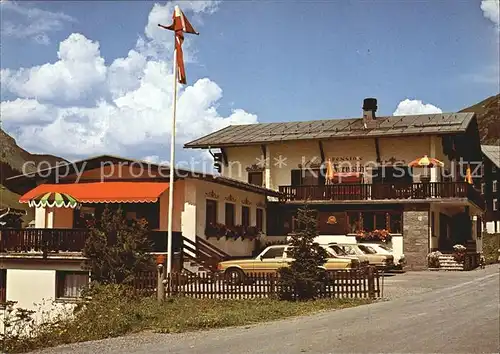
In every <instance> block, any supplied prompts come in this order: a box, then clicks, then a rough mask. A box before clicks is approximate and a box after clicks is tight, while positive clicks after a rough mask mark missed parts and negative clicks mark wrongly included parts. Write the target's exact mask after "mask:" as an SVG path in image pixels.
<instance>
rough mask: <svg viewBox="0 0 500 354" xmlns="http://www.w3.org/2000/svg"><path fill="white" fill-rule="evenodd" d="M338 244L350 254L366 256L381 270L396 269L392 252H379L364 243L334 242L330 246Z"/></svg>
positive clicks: (372, 264) (370, 262) (371, 263)
mask: <svg viewBox="0 0 500 354" xmlns="http://www.w3.org/2000/svg"><path fill="white" fill-rule="evenodd" d="M334 245H337V246H339V247H340V248H341V249H342V250H343V251H344V252H345V253H347V254H348V255H353V256H356V257H366V258H367V259H368V262H369V264H370V265H371V266H375V267H377V269H381V270H390V269H394V268H395V265H394V256H393V255H390V254H379V253H377V252H376V251H375V250H374V249H373V248H372V247H370V246H368V245H363V244H348V243H332V244H329V246H330V247H332V246H334Z"/></svg>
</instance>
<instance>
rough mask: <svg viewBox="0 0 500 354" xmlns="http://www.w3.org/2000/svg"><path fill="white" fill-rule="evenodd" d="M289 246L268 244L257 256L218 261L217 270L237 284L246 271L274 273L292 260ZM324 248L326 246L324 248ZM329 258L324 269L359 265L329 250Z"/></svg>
mask: <svg viewBox="0 0 500 354" xmlns="http://www.w3.org/2000/svg"><path fill="white" fill-rule="evenodd" d="M289 248H290V246H287V245H279V246H269V247H267V248H266V249H265V250H264V251H262V252H261V253H260V254H259V255H258V256H257V257H255V258H249V259H235V260H229V261H224V262H220V263H219V264H218V271H219V272H221V273H223V274H224V277H225V278H226V279H227V280H229V281H231V282H232V283H234V284H239V283H241V282H242V281H243V280H244V279H245V275H246V274H248V273H264V274H269V273H276V272H277V270H278V269H279V268H282V267H286V266H288V265H289V264H290V262H292V261H293V258H290V256H289V255H288V254H287V250H288V249H289ZM325 249H326V248H325ZM326 251H327V252H328V253H329V256H330V258H328V259H327V261H326V263H325V264H324V266H323V268H324V269H325V270H337V269H352V268H358V267H359V261H358V260H356V259H350V258H345V257H338V256H336V255H334V254H333V253H332V252H329V251H328V249H326Z"/></svg>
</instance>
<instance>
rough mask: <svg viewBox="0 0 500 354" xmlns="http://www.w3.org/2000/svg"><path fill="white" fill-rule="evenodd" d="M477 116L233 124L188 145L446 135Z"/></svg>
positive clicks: (449, 115)
mask: <svg viewBox="0 0 500 354" xmlns="http://www.w3.org/2000/svg"><path fill="white" fill-rule="evenodd" d="M473 118H474V113H472V112H466V113H442V114H420V115H407V116H390V117H377V118H376V121H375V124H374V125H373V126H369V127H367V128H365V127H364V124H363V118H347V119H328V120H314V121H304V122H287V123H259V124H248V125H232V126H229V127H226V128H224V129H221V130H218V131H216V132H214V133H211V134H208V135H206V136H204V137H201V138H199V139H196V140H194V141H191V142H189V143H187V144H185V145H184V147H186V148H204V149H206V148H210V147H214V148H216V147H225V146H241V145H252V144H265V143H272V142H280V141H290V140H309V139H332V138H334V139H347V138H369V137H382V136H403V135H431V134H438V135H443V134H452V133H462V132H465V130H466V129H467V127H468V125H469V123H470V122H471V120H472V119H473Z"/></svg>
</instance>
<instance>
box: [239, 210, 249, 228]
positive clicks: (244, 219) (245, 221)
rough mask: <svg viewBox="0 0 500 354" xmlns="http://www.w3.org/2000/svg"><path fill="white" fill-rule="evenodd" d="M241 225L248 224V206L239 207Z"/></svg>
mask: <svg viewBox="0 0 500 354" xmlns="http://www.w3.org/2000/svg"><path fill="white" fill-rule="evenodd" d="M241 225H243V226H246V227H248V226H250V208H249V207H247V206H242V207H241Z"/></svg>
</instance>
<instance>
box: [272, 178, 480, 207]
mask: <svg viewBox="0 0 500 354" xmlns="http://www.w3.org/2000/svg"><path fill="white" fill-rule="evenodd" d="M279 191H280V193H282V198H281V201H283V202H288V201H305V200H311V201H366V200H386V199H389V200H404V199H431V198H432V199H450V198H467V199H469V200H470V201H472V202H473V203H474V204H476V205H477V206H479V207H480V208H484V199H483V197H482V196H481V193H480V192H479V191H478V190H477V189H475V188H474V187H473V186H472V185H470V184H468V183H465V182H430V183H380V184H332V185H322V186H320V185H316V186H280V187H279Z"/></svg>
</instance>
